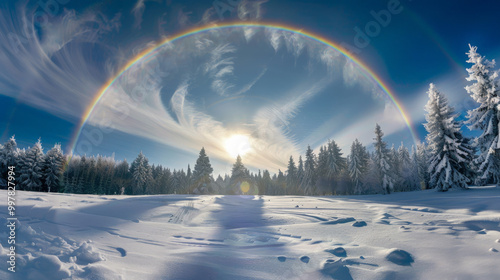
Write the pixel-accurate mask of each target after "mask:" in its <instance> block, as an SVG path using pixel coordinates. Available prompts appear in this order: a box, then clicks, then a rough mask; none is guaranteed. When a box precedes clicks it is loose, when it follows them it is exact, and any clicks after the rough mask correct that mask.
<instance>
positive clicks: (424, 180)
mask: <svg viewBox="0 0 500 280" xmlns="http://www.w3.org/2000/svg"><path fill="white" fill-rule="evenodd" d="M416 161H417V171H418V178H419V180H420V188H421V189H429V188H430V187H429V181H430V174H429V166H428V165H427V164H428V163H429V153H428V147H427V145H426V144H425V143H420V144H418V145H417V153H416Z"/></svg>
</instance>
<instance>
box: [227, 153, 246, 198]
mask: <svg viewBox="0 0 500 280" xmlns="http://www.w3.org/2000/svg"><path fill="white" fill-rule="evenodd" d="M248 175H249V173H248V170H247V169H246V167H245V166H244V165H243V162H242V160H241V157H240V155H238V156H237V157H236V162H235V163H234V164H233V169H232V170H231V180H230V187H231V189H230V190H229V191H230V192H234V193H240V192H241V190H240V186H241V183H243V182H244V181H247V180H248V177H249V176H248Z"/></svg>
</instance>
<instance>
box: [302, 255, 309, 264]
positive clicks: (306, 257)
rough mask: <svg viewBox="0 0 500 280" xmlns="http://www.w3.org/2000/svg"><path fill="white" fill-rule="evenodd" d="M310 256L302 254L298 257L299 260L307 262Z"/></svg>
mask: <svg viewBox="0 0 500 280" xmlns="http://www.w3.org/2000/svg"><path fill="white" fill-rule="evenodd" d="M309 260H310V258H309V257H308V256H302V257H300V261H301V262H303V263H309Z"/></svg>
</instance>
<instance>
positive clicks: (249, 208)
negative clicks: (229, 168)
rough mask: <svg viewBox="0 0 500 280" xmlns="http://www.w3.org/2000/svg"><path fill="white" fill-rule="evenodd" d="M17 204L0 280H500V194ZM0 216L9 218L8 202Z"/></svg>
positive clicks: (63, 197) (81, 199)
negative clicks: (12, 248)
mask: <svg viewBox="0 0 500 280" xmlns="http://www.w3.org/2000/svg"><path fill="white" fill-rule="evenodd" d="M0 193H1V194H2V197H4V198H6V196H7V193H6V191H4V190H2V191H0ZM16 202H17V208H16V215H17V217H18V219H19V223H18V224H17V228H16V246H17V247H16V249H17V259H16V273H10V272H8V271H7V267H8V264H7V262H6V261H7V254H8V250H7V248H8V246H7V236H8V234H9V232H8V230H9V229H8V228H7V227H5V226H4V227H2V229H1V230H0V233H1V236H2V238H1V244H2V248H0V249H1V257H0V261H1V263H2V266H3V268H2V270H1V272H0V279H16V278H17V279H36V280H43V279H50V280H53V279H64V278H71V279H499V277H500V276H499V275H500V253H499V252H498V250H500V188H486V187H484V188H475V189H471V190H468V191H450V192H448V193H437V192H435V191H421V192H410V193H396V194H391V195H385V196H384V195H370V196H340V197H339V196H337V197H299V196H281V197H273V196H262V197H261V196H220V195H216V196H194V195H193V196H191V195H157V196H93V195H71V194H47V193H35V192H22V191H19V192H17V193H16ZM0 213H1V214H2V216H3V217H7V205H6V199H3V200H2V202H1V204H0ZM4 224H6V221H5V220H4ZM14 276H16V277H14Z"/></svg>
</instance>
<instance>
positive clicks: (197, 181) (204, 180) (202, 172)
mask: <svg viewBox="0 0 500 280" xmlns="http://www.w3.org/2000/svg"><path fill="white" fill-rule="evenodd" d="M213 171H214V169H213V168H212V164H210V159H209V158H208V156H207V154H206V152H205V148H201V150H200V155H199V156H198V159H197V160H196V164H195V165H194V170H193V175H192V177H193V179H192V181H193V184H194V186H195V188H197V187H200V186H203V185H206V186H208V184H210V182H211V178H212V172H213Z"/></svg>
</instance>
